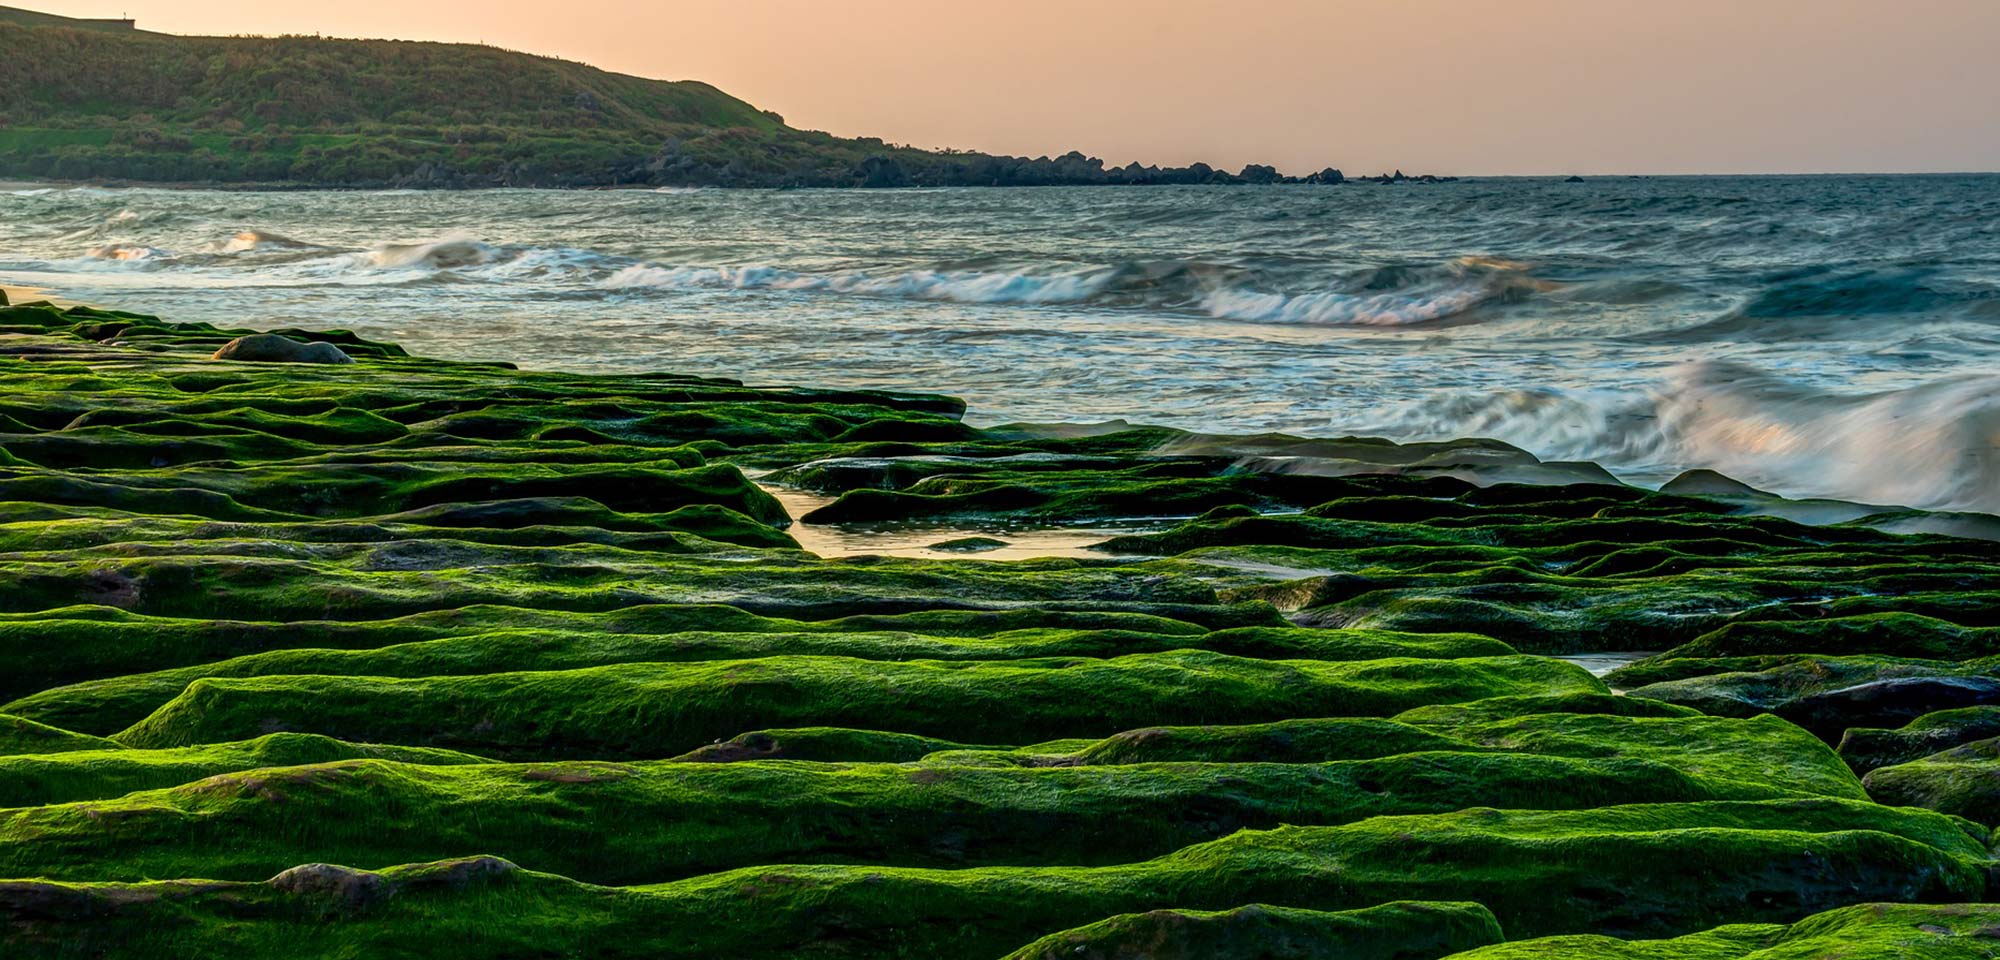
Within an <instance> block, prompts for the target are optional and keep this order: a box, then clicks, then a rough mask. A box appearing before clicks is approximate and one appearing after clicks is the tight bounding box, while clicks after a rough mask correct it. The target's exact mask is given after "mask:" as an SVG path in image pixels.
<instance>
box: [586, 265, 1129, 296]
mask: <svg viewBox="0 0 2000 960" xmlns="http://www.w3.org/2000/svg"><path fill="white" fill-rule="evenodd" d="M1111 280H1112V274H1111V272H1110V271H1105V270H1097V271H1089V272H1080V273H1060V274H1031V273H1001V272H982V271H974V270H948V271H947V270H914V271H909V272H905V273H895V274H888V275H882V276H873V275H869V274H865V273H846V274H834V275H820V274H810V273H798V272H794V271H791V270H784V269H781V268H778V267H770V266H742V267H659V266H651V265H635V266H630V267H626V268H624V269H621V270H618V271H617V272H615V273H613V274H611V275H610V276H608V277H606V278H604V280H603V281H601V282H600V283H599V284H598V286H600V287H602V288H604V289H607V290H630V289H638V288H654V289H669V290H684V289H699V288H704V287H707V288H734V289H739V290H741V289H767V290H792V291H807V292H826V293H837V294H848V295H853V296H868V297H892V298H904V299H912V300H949V301H953V302H957V303H1023V304H1046V303H1079V302H1082V301H1085V300H1089V299H1090V298H1091V297H1093V296H1096V295H1097V294H1099V293H1101V292H1102V291H1103V290H1104V289H1105V288H1106V287H1107V286H1108V285H1109V284H1110V282H1111Z"/></svg>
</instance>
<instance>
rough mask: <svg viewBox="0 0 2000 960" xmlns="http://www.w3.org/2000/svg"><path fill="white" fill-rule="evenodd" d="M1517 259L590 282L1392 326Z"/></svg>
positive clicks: (1471, 291) (1462, 302)
mask: <svg viewBox="0 0 2000 960" xmlns="http://www.w3.org/2000/svg"><path fill="white" fill-rule="evenodd" d="M1527 269H1528V268H1527V265H1525V264H1517V263H1512V262H1508V261H1496V260H1488V259H1482V258H1465V259H1462V260H1457V261H1453V262H1451V263H1449V264H1444V265H1419V266H1409V267H1395V268H1376V269H1370V270H1365V271H1361V272H1359V273H1356V274H1353V275H1350V276H1348V277H1345V278H1343V279H1342V280H1341V282H1340V286H1341V289H1338V290H1326V291H1317V292H1310V293H1297V294H1294V293H1284V292H1270V291H1267V290H1264V289H1259V288H1258V287H1257V286H1256V284H1257V283H1258V281H1259V279H1260V278H1259V276H1258V274H1257V271H1254V270H1250V269H1247V268H1243V267H1236V266H1231V265H1226V264H1215V263H1207V262H1202V261H1165V262H1142V263H1130V264H1122V265H1117V266H1101V267H1078V268H1067V269H1064V268H1051V269H1048V270H1045V271H1040V272H1037V271H1032V270H1021V271H996V270H951V269H936V270H913V271H903V272H896V273H884V274H870V273H865V272H851V273H842V274H814V273H802V272H798V271H793V270H787V269H784V268H781V267H776V266H765V265H755V266H734V267H732V266H720V267H695V266H675V267H663V266H656V265H652V264H633V265H630V266H626V267H623V268H621V269H618V270H616V271H615V272H613V273H612V274H610V275H609V276H607V277H605V278H604V279H603V280H601V281H600V282H599V283H598V287H599V288H601V289H604V290H609V291H634V290H695V289H737V290H780V291H798V292H809V293H830V294H843V295H849V296H865V297H883V298H896V299H912V300H945V301H952V302H955V303H973V304H1026V305H1038V304H1078V305H1092V306H1102V307H1108V308H1121V309H1129V308H1155V309H1164V310H1171V311H1177V312H1188V313H1196V314H1202V315H1206V316H1209V317H1213V318H1215V319H1219V320H1239V321H1244V322H1250V323H1282V324H1331V325H1380V326H1398V325H1405V324H1418V323H1425V322H1430V321H1439V320H1445V319H1448V318H1452V317H1456V316H1459V315H1461V314H1465V313H1467V312H1469V311H1472V310H1474V309H1475V308H1478V307H1481V306H1485V305H1488V304H1499V303H1506V302H1512V301H1516V300H1519V299H1521V298H1523V297H1525V296H1527V295H1529V294H1531V293H1533V292H1536V291H1538V290H1544V289H1549V288H1550V287H1551V286H1552V285H1551V284H1548V283H1545V282H1541V281H1536V280H1533V279H1532V278H1531V277H1530V276H1529V275H1528V272H1527Z"/></svg>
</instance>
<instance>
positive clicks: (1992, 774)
mask: <svg viewBox="0 0 2000 960" xmlns="http://www.w3.org/2000/svg"><path fill="white" fill-rule="evenodd" d="M1862 782H1863V783H1864V784H1865V785H1866V786H1867V788H1868V794H1869V796H1872V797H1874V798H1875V799H1876V800H1877V801H1878V802H1881V803H1887V804H1894V805H1896V806H1905V807H1924V808H1926V809H1930V810H1936V811H1939V812H1940V813H1948V814H1951V815H1953V816H1960V817H1965V818H1966V819H1968V820H1973V821H1975V822H1978V823H1982V824H1987V825H1989V826H1990V825H1994V824H2000V738H1989V739H1986V740H1974V741H1972V742H1971V743H1967V744H1964V745H1962V746H1956V747H1952V748H1950V749H1948V750H1941V751H1939V752H1937V753H1934V754H1931V755H1930V756H1927V757H1924V758H1923V759H1921V760H1914V761H1911V762H1909V763H1902V764H1896V765H1894V766H1885V767H1877V768H1875V769H1874V770H1871V771H1869V773H1868V775H1867V776H1866V777H1864V778H1862Z"/></svg>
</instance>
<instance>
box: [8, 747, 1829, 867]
mask: <svg viewBox="0 0 2000 960" xmlns="http://www.w3.org/2000/svg"><path fill="white" fill-rule="evenodd" d="M181 752H182V753H183V754H185V755H193V754H194V753H195V748H183V751H181ZM226 754H227V751H218V752H217V755H216V756H215V757H213V758H203V759H204V760H206V761H207V762H218V761H220V760H221V758H222V757H223V756H225V755H226ZM59 756H60V755H59ZM272 759H276V757H273V758H272ZM197 762H199V761H197ZM442 762H445V763H452V764H458V763H461V762H462V761H460V760H459V759H458V758H456V757H451V756H447V757H445V758H444V760H443V761H442ZM59 769H61V768H60V767H59V766H58V764H55V763H49V764H43V765H41V768H40V769H39V770H36V771H32V772H35V773H47V772H50V771H53V770H59ZM13 773H14V771H13V770H11V769H9V768H7V767H5V766H0V777H4V776H10V775H12V774H13ZM126 776H127V777H128V778H129V779H136V778H137V776H138V774H137V773H136V772H131V771H127V772H126ZM1786 795H1787V792H1786V791H1784V790H1782V789H1773V788H1772V787H1769V786H1756V785H1752V784H1747V783H1742V782H1732V781H1723V780H1709V779H1705V778H1697V777H1694V776H1690V775H1688V774H1686V773H1683V772H1682V771H1679V770H1677V769H1675V768H1674V766H1673V765H1671V764H1669V763H1664V762H1659V761H1656V760H1645V759H1635V758H1630V757H1605V758H1572V757H1560V756H1545V755H1537V754H1534V753H1525V752H1524V753H1507V752H1480V753H1471V752H1433V753H1413V754H1400V755H1396V756H1391V757H1381V758H1376V759H1370V760H1352V761H1338V762H1332V763H1318V764H1308V763H1289V764H1258V763H1241V764H1207V763H1176V764H1144V765H1128V766H1119V767H1098V766H1073V767H1069V766H1057V767H1042V768H1022V767H990V766H966V765H917V766H902V765H882V764H831V765H822V764H807V763H802V762H797V761H749V762H739V763H727V764H716V763H694V764H688V763H675V762H663V761H639V762H627V763H605V762H601V761H593V762H564V763H534V764H515V765H505V766H494V765H437V764H436V763H433V762H431V758H423V759H420V760H418V761H417V762H416V763H393V762H387V761H380V760H354V761H338V762H332V763H320V764H315V765H310V766H299V767H278V766H266V765H250V766H248V767H245V768H243V769H242V771H241V772H235V773H229V774H224V775H219V776H215V777H211V778H209V779H205V780H198V781H195V782H191V783H185V784H183V785H181V786H177V787H173V788H170V789H166V790H156V791H144V792H134V793H131V794H129V795H123V796H115V797H113V798H109V799H92V800H89V801H81V802H74V803H67V804H62V803H50V804H46V805H42V806H36V807H32V808H29V809H22V810H7V811H0V876H41V877H54V878H61V879H68V880H93V881H98V880H136V879H141V878H145V877H151V876H174V875H177V874H179V873H181V872H183V871H185V870H187V869H188V867H189V866H190V865H192V864H199V865H200V867H199V868H200V870H201V871H202V875H203V876H205V877H208V878H212V879H233V880H250V879H256V878H259V877H267V876H270V875H271V874H273V873H276V872H277V871H279V870H282V869H284V868H285V867H287V866H289V865H292V864H296V863H300V862H303V861H305V860H308V859H312V858H324V859H328V860H333V861H336V862H339V863H343V864H352V865H356V866H362V867H371V868H372V867H380V866H387V865H393V864H397V863H403V862H408V861H413V860H430V859H444V858H449V857H457V856H468V855H472V854H474V853H476V852H480V851H484V852H487V853H491V854H494V855H498V856H502V857H505V858H507V859H509V860H512V861H514V862H515V863H518V864H520V865H522V866H524V867H528V868H531V869H535V870H543V871H547V872H551V873H559V874H563V875H565V876H570V877H574V878H576V879H579V880H585V881H589V882H597V883H611V884H630V883H638V882H647V881H659V880H669V879H676V878H681V877H689V876H697V875H701V874H707V873H714V872H717V871H722V870H729V869H733V868H738V867H748V866H755V865H758V864H768V863H869V864H881V865H893V866H921V867H959V866H991V865H1010V864H1019V865H1026V864H1038V865H1074V866H1108V865H1113V864H1120V863H1130V862H1133V861H1138V860H1144V859H1147V858H1149V857H1156V856H1162V855H1165V854H1168V853H1171V852H1173V851H1175V850H1178V849H1180V848H1182V847H1186V846H1189V845H1191V844H1194V843H1199V842H1203V841H1207V840H1213V839H1218V838H1221V837H1224V836H1228V835H1230V834H1233V833H1235V832H1237V831H1239V830H1244V829H1269V828H1273V827H1277V826H1279V825H1282V824H1292V825H1301V826H1304V825H1329V826H1331V825H1340V824H1347V823H1353V822H1356V821H1360V820H1365V819H1368V818H1370V817H1377V816H1382V815H1388V814H1417V813H1448V812H1452V811H1457V810H1462V809H1466V808H1469V807H1489V806H1490V807H1501V808H1506V809H1510V810H1539V809H1586V808H1593V807H1612V806H1618V805H1625V804H1634V803H1693V802H1699V801H1713V800H1733V799H1768V798H1772V797H1781V796H1786ZM1793 796H1798V795H1797V794H1793ZM388 811H393V815H385V814H386V813H387V812H388ZM607 823H615V824H618V825H619V828H618V829H617V830H609V831H607V830H604V829H603V825H604V824H607ZM107 825H109V826H108V827H107Z"/></svg>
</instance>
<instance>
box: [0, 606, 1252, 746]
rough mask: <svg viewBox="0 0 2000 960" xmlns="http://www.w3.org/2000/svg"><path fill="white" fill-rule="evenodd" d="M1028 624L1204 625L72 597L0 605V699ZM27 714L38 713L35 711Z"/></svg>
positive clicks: (965, 634)
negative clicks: (275, 658)
mask: <svg viewBox="0 0 2000 960" xmlns="http://www.w3.org/2000/svg"><path fill="white" fill-rule="evenodd" d="M1169 612H1179V613H1182V614H1184V615H1188V616H1195V617H1199V618H1201V619H1203V620H1207V621H1210V622H1215V623H1218V624H1224V625H1226V626H1225V628H1226V627H1227V626H1235V625H1237V624H1271V623H1279V624H1281V623H1283V622H1284V621H1282V620H1280V619H1278V616H1277V614H1276V612H1275V611H1273V610H1271V609H1270V608H1269V607H1266V606H1262V605H1257V604H1246V605H1239V606H1235V607H1229V608H1217V609H1194V610H1181V611H1169ZM1035 629H1058V630H1120V631H1131V632H1134V633H1147V634H1160V635H1174V636H1187V635H1193V634H1200V633H1203V632H1205V631H1204V628H1203V627H1202V626H1200V625H1197V624H1195V623H1190V622H1187V621H1183V620H1175V619H1171V618H1168V617H1163V616H1157V615H1153V614H1142V613H1133V612H1125V611H1101V610H1064V609H1047V608H1030V607H1015V608H1009V609H1002V610H917V611H910V612H907V613H889V614H858V615H854V616H849V617H841V618H836V619H832V620H821V621H805V620H791V619H785V618H778V617H765V616H759V615H757V614H753V613H750V612H748V611H745V610H741V609H738V608H736V607H731V606H725V605H720V604H670V605H661V604H637V605H633V606H627V607H622V608H617V609H613V610H604V611H568V610H532V609H526V608H521V607H508V606H500V605H491V604H472V605H468V606H464V607H458V608H455V609H450V610H433V611H425V612H423V613H416V614H410V615H407V616H403V617H398V618H394V619H389V620H353V621H329V620H294V621H289V622H276V621H263V620H235V619H227V620H205V619H194V618H174V617H154V616H147V615H141V614H134V613H131V612H129V611H126V610H123V609H120V608H117V607H109V606H102V605H79V606H68V607H58V608H53V609H49V610H43V611H37V612H34V613H25V614H8V613H0V656H4V657H5V658H6V660H7V661H8V662H9V663H11V664H14V665H15V666H16V668H17V669H16V670H13V671H9V672H5V673H0V696H6V695H15V696H18V695H21V694H26V693H32V692H34V691H37V690H46V689H50V688H54V687H58V686H64V685H68V684H73V683H79V682H87V681H90V680H95V679H99V678H115V677H120V676H124V675H128V674H141V673H153V672H157V671H160V670H166V669H173V668H176V667H182V666H189V665H196V664H205V663H214V662H219V661H225V660H230V659H234V658H237V657H242V656H249V655H254V654H257V653H261V652H268V651H271V650H289V649H303V648H321V649H334V650H353V649H373V648H380V647H391V646H396V645H399V644H409V643H422V642H425V641H430V640H440V639H449V638H452V637H456V636H465V635H474V634H482V633H500V632H504V631H519V630H535V631H543V632H546V633H550V634H572V633H574V634H586V633H589V634H609V635H625V634H647V635H663V634H675V633H691V632H732V633H766V632H768V633H818V632H834V633H845V632H869V633H876V632H881V633H909V634H916V635H920V636H937V637H960V638H973V637H981V636H990V635H992V634H997V633H1004V632H1008V631H1015V630H1035ZM57 699H61V698H57ZM29 712H30V713H31V714H33V715H34V716H37V717H39V716H41V714H40V713H39V712H37V711H34V710H31V711H29ZM57 725H59V726H60V725H62V724H60V723H58V724H57Z"/></svg>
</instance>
